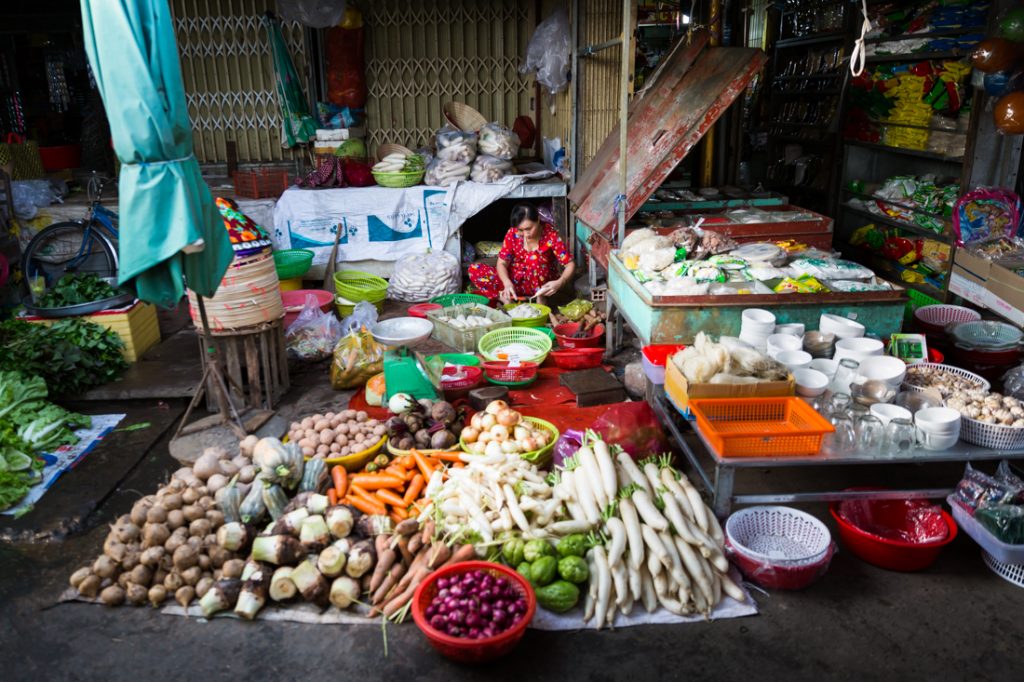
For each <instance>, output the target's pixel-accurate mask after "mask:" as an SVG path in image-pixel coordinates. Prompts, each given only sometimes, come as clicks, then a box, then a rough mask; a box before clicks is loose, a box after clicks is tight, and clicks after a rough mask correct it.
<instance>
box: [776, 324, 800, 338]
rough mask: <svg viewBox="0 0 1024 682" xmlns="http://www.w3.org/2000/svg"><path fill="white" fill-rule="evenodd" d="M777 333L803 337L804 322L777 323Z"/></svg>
mask: <svg viewBox="0 0 1024 682" xmlns="http://www.w3.org/2000/svg"><path fill="white" fill-rule="evenodd" d="M775 333H776V334H789V335H790V336H799V337H800V338H803V335H804V325H803V323H802V322H788V323H786V324H777V325H775Z"/></svg>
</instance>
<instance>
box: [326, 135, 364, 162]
mask: <svg viewBox="0 0 1024 682" xmlns="http://www.w3.org/2000/svg"><path fill="white" fill-rule="evenodd" d="M334 155H335V156H340V157H343V158H355V159H365V158H366V144H365V143H364V142H363V141H362V140H361V139H359V138H358V137H353V138H351V139H348V140H345V141H344V142H342V143H341V144H340V145H338V148H337V149H335V150H334Z"/></svg>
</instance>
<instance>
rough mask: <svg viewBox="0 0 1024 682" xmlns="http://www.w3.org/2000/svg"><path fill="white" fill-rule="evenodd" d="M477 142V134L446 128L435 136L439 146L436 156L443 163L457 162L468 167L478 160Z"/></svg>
mask: <svg viewBox="0 0 1024 682" xmlns="http://www.w3.org/2000/svg"><path fill="white" fill-rule="evenodd" d="M477 141H478V138H477V136H476V133H466V132H463V131H461V130H456V129H455V128H452V127H451V126H445V127H444V128H441V129H440V130H438V131H437V134H436V135H435V136H434V142H435V144H436V146H437V153H436V154H435V155H434V156H435V157H436V158H438V159H441V160H443V161H457V162H459V163H460V164H462V165H467V166H468V165H469V164H471V163H473V159H475V158H476V150H477Z"/></svg>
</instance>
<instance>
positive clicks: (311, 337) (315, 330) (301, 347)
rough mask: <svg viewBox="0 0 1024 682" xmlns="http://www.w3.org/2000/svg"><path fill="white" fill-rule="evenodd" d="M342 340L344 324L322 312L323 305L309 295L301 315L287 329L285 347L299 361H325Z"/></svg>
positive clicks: (329, 314) (328, 313)
mask: <svg viewBox="0 0 1024 682" xmlns="http://www.w3.org/2000/svg"><path fill="white" fill-rule="evenodd" d="M340 338H341V321H339V320H338V318H337V317H335V316H334V313H332V312H326V313H325V312H324V311H322V310H320V301H318V300H317V298H316V296H314V295H313V294H309V295H308V296H306V301H305V303H304V304H303V306H302V312H300V313H299V316H298V317H297V318H295V321H294V322H292V323H291V324H290V325H288V329H287V330H285V333H284V345H285V349H286V350H287V351H288V355H290V356H292V357H294V358H298V359H300V360H310V361H316V360H326V359H327V358H329V357H331V353H332V352H333V351H334V347H335V346H336V345H337V343H338V339H340Z"/></svg>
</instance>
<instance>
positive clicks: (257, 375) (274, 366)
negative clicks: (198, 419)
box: [199, 320, 289, 412]
mask: <svg viewBox="0 0 1024 682" xmlns="http://www.w3.org/2000/svg"><path fill="white" fill-rule="evenodd" d="M212 340H213V342H214V343H215V344H217V356H218V357H219V359H220V363H219V364H220V372H221V375H222V376H223V377H224V378H225V380H226V382H227V386H228V390H229V391H230V392H231V398H232V401H233V402H234V403H235V404H236V405H237V406H242V405H244V406H246V407H250V408H253V409H264V410H272V409H274V406H275V405H276V404H277V402H278V401H279V400H280V399H281V396H283V395H284V394H285V392H286V391H287V390H288V386H289V382H288V358H287V356H286V354H285V345H284V325H283V324H282V322H281V320H275V321H273V322H265V323H262V324H258V325H254V326H252V327H246V328H244V329H232V330H225V331H219V332H213V339H212ZM207 345H208V344H207V341H206V339H205V337H204V333H203V332H202V331H200V332H199V353H200V356H201V357H202V359H203V368H204V369H205V368H206V363H207V362H208V354H207ZM212 381H213V379H212V378H211V379H208V380H207V391H206V406H207V409H208V410H210V411H211V412H216V411H217V410H218V405H217V402H216V401H215V400H214V399H213V396H214V395H216V392H215V387H214V386H213V384H212Z"/></svg>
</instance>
